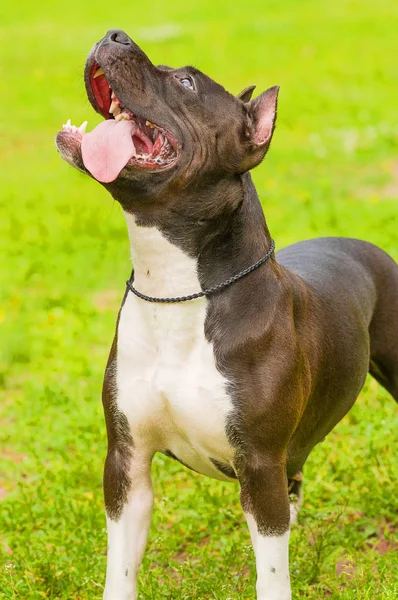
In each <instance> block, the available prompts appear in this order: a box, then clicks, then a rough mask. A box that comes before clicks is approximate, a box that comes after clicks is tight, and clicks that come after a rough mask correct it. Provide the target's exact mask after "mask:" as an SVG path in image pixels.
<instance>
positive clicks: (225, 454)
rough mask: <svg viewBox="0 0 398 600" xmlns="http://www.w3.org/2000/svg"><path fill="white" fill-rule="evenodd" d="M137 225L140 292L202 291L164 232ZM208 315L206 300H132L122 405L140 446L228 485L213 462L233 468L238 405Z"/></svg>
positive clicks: (123, 342)
mask: <svg viewBox="0 0 398 600" xmlns="http://www.w3.org/2000/svg"><path fill="white" fill-rule="evenodd" d="M129 219H132V218H131V217H127V220H128V225H129V230H130V237H131V238H133V239H135V241H136V244H138V243H140V244H143V243H144V242H145V248H146V255H144V253H143V248H142V249H141V252H140V255H139V257H135V256H134V250H135V247H134V244H133V242H132V251H133V260H134V265H135V270H136V275H135V286H136V287H137V289H139V290H140V291H142V292H143V293H146V294H150V295H156V296H167V295H182V294H188V293H192V292H195V291H197V290H198V289H200V288H199V282H198V279H197V275H196V264H195V261H193V260H192V259H191V258H189V257H187V256H186V255H184V254H183V253H182V252H181V251H180V250H179V249H178V248H176V247H175V246H173V245H172V244H171V243H170V242H168V241H167V240H165V239H164V238H163V236H161V234H160V233H159V232H157V231H156V230H153V229H151V230H148V229H143V228H138V227H137V226H136V225H135V223H134V222H131V221H130V222H129ZM132 229H133V231H132ZM142 230H143V231H142ZM142 236H145V237H146V239H145V240H143V239H142ZM137 237H138V240H137ZM151 253H152V255H151ZM137 266H138V271H137ZM148 273H149V274H148ZM205 314H206V300H205V299H203V298H201V299H198V300H194V301H190V302H187V303H181V304H151V303H148V302H145V301H144V300H141V299H139V298H137V297H136V296H134V295H133V294H132V293H131V292H130V293H129V294H128V296H127V298H126V302H125V304H124V306H123V308H122V311H121V315H120V321H119V328H118V348H117V367H116V387H117V405H118V408H119V410H121V411H122V412H123V413H124V414H125V415H126V416H127V419H128V421H129V423H130V427H131V431H132V436H133V439H134V443H135V445H141V446H144V447H145V448H146V449H147V450H149V451H153V452H156V451H165V450H168V451H170V452H172V453H173V454H174V455H175V456H176V457H177V458H178V459H179V460H180V461H182V462H183V463H185V464H186V465H188V466H190V467H191V468H193V469H195V470H197V471H199V472H201V473H203V474H205V475H209V476H212V477H216V478H220V479H225V477H224V476H223V475H222V474H221V473H220V471H218V470H217V469H216V467H215V466H214V463H213V462H212V460H211V459H214V460H216V461H219V462H221V463H223V464H226V465H231V464H232V460H233V448H232V447H231V446H230V444H229V442H228V440H227V437H226V432H225V428H226V421H227V417H228V415H229V414H230V412H231V410H232V404H231V400H230V398H229V396H228V394H227V392H226V386H227V383H228V382H227V381H226V379H225V378H224V377H223V376H222V375H221V373H220V372H219V371H218V370H217V368H216V365H215V359H214V354H213V348H212V345H211V344H210V343H209V342H207V340H206V339H205V336H204V320H205Z"/></svg>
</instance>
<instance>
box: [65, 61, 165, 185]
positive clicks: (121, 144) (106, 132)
mask: <svg viewBox="0 0 398 600" xmlns="http://www.w3.org/2000/svg"><path fill="white" fill-rule="evenodd" d="M90 85H91V89H92V92H93V95H94V98H95V103H96V105H97V110H98V112H100V113H101V114H102V116H103V117H104V118H105V121H103V122H102V123H100V124H99V125H97V127H95V129H93V131H91V132H89V133H86V126H87V122H84V123H83V124H82V125H81V126H80V127H75V126H74V125H72V124H71V122H70V121H68V122H67V123H66V124H65V125H63V127H62V131H63V132H66V133H68V134H70V135H72V136H74V137H75V138H76V137H77V138H81V140H80V141H81V154H82V160H83V163H84V166H85V168H86V169H87V170H88V171H89V172H90V173H91V174H92V175H93V177H95V179H97V180H98V181H101V182H102V183H110V182H111V181H114V180H115V179H116V178H117V177H118V175H119V173H120V172H121V171H122V169H124V167H126V166H127V165H128V164H132V165H135V166H138V167H142V168H147V169H148V168H149V169H151V170H157V169H164V168H167V167H169V166H171V165H172V164H174V162H175V161H176V159H177V142H176V140H175V139H174V137H173V136H172V135H171V134H170V133H169V132H167V131H165V130H164V129H162V128H161V127H159V126H158V125H156V124H154V123H151V122H150V121H149V120H147V119H146V117H145V116H141V115H136V114H133V113H132V112H131V111H130V110H128V108H127V107H125V106H123V104H122V103H121V102H120V101H119V100H118V98H117V97H116V94H115V92H114V91H113V90H112V89H111V87H110V85H109V84H108V81H107V79H106V76H105V73H104V71H103V69H102V68H101V67H100V66H99V65H98V64H97V63H94V64H93V66H92V68H91V75H90Z"/></svg>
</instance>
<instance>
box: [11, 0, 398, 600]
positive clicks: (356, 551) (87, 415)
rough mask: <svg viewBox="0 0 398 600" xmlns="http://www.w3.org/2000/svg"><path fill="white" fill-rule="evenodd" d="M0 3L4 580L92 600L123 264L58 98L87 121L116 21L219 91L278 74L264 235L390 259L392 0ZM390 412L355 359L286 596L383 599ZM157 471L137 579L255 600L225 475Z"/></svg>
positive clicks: (395, 545) (310, 489) (394, 179)
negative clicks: (100, 48)
mask: <svg viewBox="0 0 398 600" xmlns="http://www.w3.org/2000/svg"><path fill="white" fill-rule="evenodd" d="M113 8H114V9H115V10H114V11H113ZM0 12H1V13H2V14H0V47H1V53H0V61H1V62H0V75H1V76H0V91H1V95H2V98H3V113H2V116H1V118H0V134H1V135H0V180H1V196H0V198H1V204H0V211H1V216H0V254H1V264H0V331H1V355H0V386H1V406H0V598H7V599H14V598H21V599H24V600H25V599H26V600H31V599H32V600H33V599H40V598H54V599H55V598H57V599H58V598H59V599H71V598H73V599H84V600H85V599H94V598H97V599H98V598H100V597H101V593H102V587H103V582H104V572H105V549H106V532H105V518H104V512H103V500H102V489H101V478H102V464H103V459H104V454H105V451H106V439H105V428H104V422H103V417H102V408H101V405H100V389H101V380H102V374H103V370H104V365H105V361H106V358H107V353H108V349H109V346H110V343H111V340H112V336H113V330H114V323H115V318H116V312H117V309H118V305H119V302H120V299H121V297H122V295H123V292H124V281H125V280H126V276H127V275H128V274H129V270H130V265H129V251H128V242H127V234H126V231H125V226H124V221H123V217H122V214H121V210H120V209H119V207H118V206H117V205H115V204H114V203H113V202H112V201H111V199H110V197H109V196H108V195H107V193H106V192H105V191H104V190H103V189H102V188H101V187H100V186H99V185H98V184H96V183H95V182H93V181H91V180H89V178H86V177H84V176H83V175H81V174H79V173H78V172H76V171H74V170H73V169H72V168H70V167H69V166H68V165H67V164H66V163H63V162H62V161H61V159H60V158H59V156H58V155H57V153H56V150H55V146H54V136H55V134H56V132H57V131H58V129H59V128H60V127H61V125H62V123H64V122H66V120H67V119H68V118H69V117H70V118H71V119H72V121H73V122H74V123H76V124H80V123H81V122H82V121H83V120H85V119H86V118H88V120H89V129H91V127H92V126H93V125H94V124H96V123H97V122H98V117H97V116H96V115H95V114H94V113H93V111H92V109H91V108H90V106H89V104H88V102H87V100H86V97H85V92H84V87H83V82H82V69H83V65H84V61H85V56H86V54H87V52H88V50H89V49H90V47H91V45H92V44H93V43H94V42H96V41H97V40H98V39H99V38H100V37H102V36H103V34H104V33H105V31H106V30H107V29H109V28H111V27H122V28H124V29H126V30H127V31H128V32H129V33H130V34H131V36H132V37H133V38H134V39H136V40H137V42H138V43H139V44H140V45H142V46H143V48H144V49H145V50H146V51H147V52H148V54H149V55H150V57H151V58H152V59H153V60H154V61H157V62H162V63H166V64H171V65H174V66H178V65H183V64H187V63H188V64H194V65H195V66H197V67H198V68H200V69H202V70H204V71H206V72H207V73H208V74H210V75H211V76H213V77H214V78H215V79H217V80H219V81H220V82H221V83H223V84H224V85H225V86H226V87H227V89H229V90H230V91H232V92H234V93H238V92H239V91H240V90H241V89H242V88H244V87H246V86H248V85H250V84H254V83H256V84H257V85H258V89H257V90H258V92H260V91H262V90H263V89H265V88H266V87H269V86H271V85H274V84H279V85H280V86H281V94H280V104H279V120H278V127H277V130H276V133H275V135H274V140H273V145H272V150H271V152H270V154H269V156H268V158H267V160H266V162H265V163H264V164H263V165H262V166H261V167H259V168H258V169H257V170H256V171H255V172H254V178H255V182H256V184H257V186H258V191H259V194H260V197H261V200H262V202H263V206H264V210H265V213H266V216H267V219H268V224H269V226H270V230H271V232H272V234H273V237H274V238H275V239H276V243H277V246H278V247H281V246H283V245H286V244H288V243H290V242H293V241H296V240H301V239H305V238H308V237H312V236H317V235H330V234H332V235H347V236H352V237H360V238H364V239H367V240H369V241H372V242H374V243H376V244H379V245H380V246H381V247H382V248H384V249H385V250H386V251H388V252H390V253H391V254H392V255H393V256H394V257H395V259H397V258H398V111H397V89H398V69H397V55H398V38H397V30H398V3H396V2H393V1H392V0H378V2H374V1H372V0H336V2H330V1H328V0H301V1H298V0H296V1H294V0H284V2H280V1H278V2H277V1H276V0H261V1H260V0H258V1H252V0H248V1H247V2H245V3H240V2H235V3H234V2H230V1H228V2H226V1H219V2H215V1H214V0H200V1H198V2H196V3H194V5H193V4H191V3H189V2H183V1H177V2H173V3H165V2H159V0H154V1H153V2H152V3H142V4H141V3H140V4H138V3H135V2H130V3H127V4H123V5H118V6H117V7H116V6H115V7H113V6H112V5H110V4H109V2H106V3H105V2H103V1H102V0H100V1H97V2H96V3H95V4H94V3H82V2H78V1H77V0H70V1H69V2H67V3H65V2H58V1H56V2H54V1H52V2H50V1H49V0H42V2H40V3H33V2H28V1H27V0H22V1H21V2H20V3H18V14H17V13H16V9H14V8H11V5H10V6H8V9H7V12H5V7H3V8H1V9H0ZM112 12H114V13H115V14H114V15H112V14H111V13H112ZM397 431H398V411H397V406H396V404H395V403H394V401H393V400H392V398H391V397H390V396H389V395H388V394H387V393H386V392H385V391H384V390H383V389H382V388H380V387H379V386H378V385H376V383H375V382H374V381H372V380H370V379H369V381H368V382H367V385H366V386H365V389H364V390H363V392H362V394H361V396H360V399H359V401H358V402H357V404H356V406H355V407H354V409H353V410H352V411H351V412H350V414H349V415H348V416H347V417H345V418H344V419H343V421H342V422H341V423H340V424H339V425H338V427H337V428H336V429H335V431H334V432H333V433H332V434H331V435H330V436H329V437H328V438H327V439H326V441H325V442H324V443H323V444H321V445H320V446H319V447H317V448H316V449H315V450H314V452H313V453H312V455H311V457H310V460H309V461H308V465H307V469H306V473H305V488H304V489H305V505H304V509H303V511H302V515H301V521H300V524H299V526H298V527H297V528H296V530H295V531H294V533H293V535H292V543H291V573H292V585H293V591H294V594H295V597H301V598H308V599H311V600H315V599H316V600H319V598H333V599H334V598H336V599H337V598H343V599H353V600H354V599H355V600H365V599H367V600H374V599H375V598H378V599H379V598H380V599H386V600H387V599H391V600H392V599H393V598H397V596H398V556H397V554H398V539H397V532H398V524H397V514H398V484H397V475H398V473H397V461H396V457H397V446H398V443H397V442H398V440H397V437H398V436H397ZM153 475H154V482H155V491H156V507H155V513H154V519H153V526H152V529H151V534H150V540H149V546H148V551H147V553H146V556H145V560H144V564H143V567H142V570H141V575H140V596H139V597H140V599H146V600H149V599H153V600H161V599H172V600H179V599H187V600H188V599H189V600H191V599H194V600H196V599H198V600H199V599H217V600H227V599H230V600H232V599H234V600H235V599H241V600H249V599H254V596H255V591H254V581H255V575H254V568H253V567H254V563H253V554H252V550H251V548H250V546H249V535H248V532H247V529H246V525H245V523H244V520H243V517H242V514H241V510H240V506H239V500H238V496H239V494H238V490H237V488H236V486H234V485H232V484H223V483H220V482H216V481H212V480H209V479H206V478H203V477H201V476H197V475H195V474H192V473H191V472H188V471H187V470H184V469H183V468H180V467H179V466H178V465H176V464H175V463H174V462H172V461H170V460H169V459H167V458H165V457H161V456H159V457H156V458H155V461H154V467H153Z"/></svg>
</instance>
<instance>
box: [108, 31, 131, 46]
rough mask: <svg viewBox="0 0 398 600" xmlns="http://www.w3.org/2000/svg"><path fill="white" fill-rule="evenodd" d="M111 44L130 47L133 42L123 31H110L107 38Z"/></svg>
mask: <svg viewBox="0 0 398 600" xmlns="http://www.w3.org/2000/svg"><path fill="white" fill-rule="evenodd" d="M105 37H106V38H107V39H108V40H109V41H110V42H113V43H114V44H123V45H124V46H130V44H132V43H133V41H132V40H131V39H130V38H129V36H128V35H127V33H124V31H122V30H121V29H110V30H109V31H108V33H107V34H106V36H105Z"/></svg>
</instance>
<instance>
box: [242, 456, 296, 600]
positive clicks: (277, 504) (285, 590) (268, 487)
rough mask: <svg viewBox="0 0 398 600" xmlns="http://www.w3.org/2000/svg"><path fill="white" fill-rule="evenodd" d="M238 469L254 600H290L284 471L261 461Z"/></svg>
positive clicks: (287, 512) (282, 468) (249, 463)
mask: <svg viewBox="0 0 398 600" xmlns="http://www.w3.org/2000/svg"><path fill="white" fill-rule="evenodd" d="M253 463H254V461H253V460H252V462H250V460H247V461H245V463H244V464H243V465H241V467H240V469H239V480H240V484H241V502H242V507H243V510H244V513H245V516H246V520H247V523H248V526H249V530H250V536H251V539H252V543H253V548H254V553H255V556H256V568H257V586H256V588H257V600H290V599H291V590H290V577H289V534H290V529H289V517H290V515H289V496H288V490H287V480H286V468H285V465H284V464H283V462H281V464H275V463H273V461H272V460H270V459H264V460H262V461H261V463H260V464H253Z"/></svg>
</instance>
